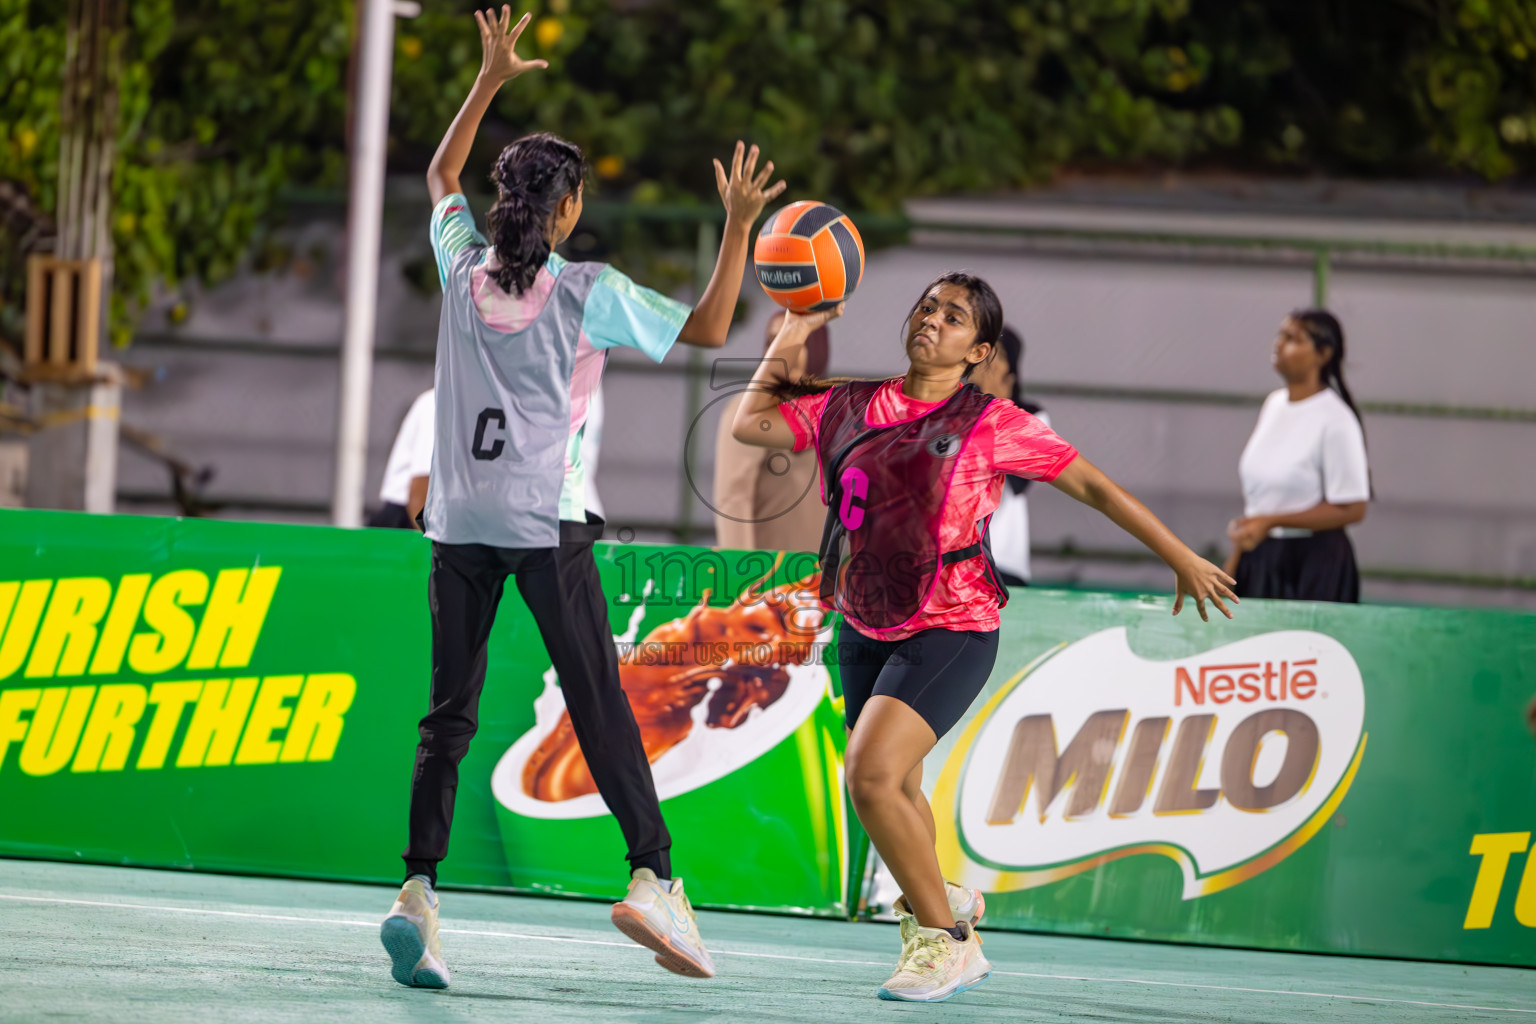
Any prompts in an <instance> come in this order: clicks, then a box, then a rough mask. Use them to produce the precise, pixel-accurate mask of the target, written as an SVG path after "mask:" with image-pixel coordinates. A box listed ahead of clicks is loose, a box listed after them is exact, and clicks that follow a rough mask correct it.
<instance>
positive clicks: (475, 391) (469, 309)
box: [424, 245, 604, 548]
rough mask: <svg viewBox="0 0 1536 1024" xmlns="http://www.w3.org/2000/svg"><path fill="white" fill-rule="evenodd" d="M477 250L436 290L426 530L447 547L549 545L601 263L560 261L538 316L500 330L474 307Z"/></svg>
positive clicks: (555, 533) (465, 254)
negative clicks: (575, 379) (433, 427)
mask: <svg viewBox="0 0 1536 1024" xmlns="http://www.w3.org/2000/svg"><path fill="white" fill-rule="evenodd" d="M484 254H485V249H484V247H482V246H478V245H472V246H468V247H466V248H465V249H464V250H463V251H462V252H460V253H459V255H458V257H457V258H456V259H455V260H454V261H453V266H452V268H451V269H450V270H449V273H448V282H447V287H446V288H445V289H444V292H443V313H442V319H441V321H440V322H439V325H438V331H437V377H436V379H437V432H436V443H435V444H434V446H433V449H432V476H431V483H430V484H429V486H428V490H427V505H426V510H425V513H424V521H425V523H426V528H427V536H428V537H430V538H432V539H433V540H435V541H440V542H442V543H444V544H490V545H494V546H496V547H504V548H552V547H557V546H558V545H559V543H560V523H559V519H560V488H561V485H562V483H563V482H564V479H565V452H566V444H567V441H568V440H569V438H570V431H571V374H572V371H573V369H574V367H575V363H576V343H577V340H578V339H579V338H580V336H581V324H582V313H583V310H584V308H585V305H586V301H587V293H588V292H590V291H591V290H592V282H593V281H594V280H595V279H596V278H597V275H598V274H599V273H601V272H602V270H603V267H604V264H602V263H564V264H563V265H561V266H559V267H558V271H559V273H558V275H557V276H556V277H555V285H554V289H553V290H552V291H551V292H550V295H549V299H548V301H546V302H545V304H544V308H543V309H542V310H541V311H540V312H539V314H538V316H537V317H536V318H535V319H534V320H533V322H532V323H530V324H529V325H528V326H527V327H526V328H524V329H523V330H521V331H516V332H514V333H511V334H507V333H504V332H502V331H498V330H496V329H494V328H492V327H489V326H487V325H486V323H485V321H483V320H481V319H480V315H479V314H478V313H477V312H476V311H475V303H474V295H473V290H472V287H471V273H472V271H473V270H474V268H475V267H476V266H478V265H479V264H480V261H481V259H482V257H483V256H484ZM551 269H556V268H554V267H551Z"/></svg>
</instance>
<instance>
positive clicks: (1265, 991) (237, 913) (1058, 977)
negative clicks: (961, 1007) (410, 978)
mask: <svg viewBox="0 0 1536 1024" xmlns="http://www.w3.org/2000/svg"><path fill="white" fill-rule="evenodd" d="M0 900H14V901H16V902H20V903H63V904H68V905H70V906H77V907H111V908H113V909H115V910H150V911H157V912H160V913H166V914H204V915H207V916H210V917H241V918H255V919H258V920H262V921H296V922H300V923H303V924H338V925H346V926H348V927H353V928H377V927H378V924H379V923H378V921H353V920H348V919H346V918H339V917H296V916H293V915H289V914H258V913H253V912H251V911H242V910H206V909H204V908H201V907H167V906H161V905H156V904H144V903H111V902H107V901H105V900H67V899H61V898H59V897H55V896H17V895H13V894H10V893H0ZM442 932H443V934H445V935H480V936H490V937H492V938H497V939H519V940H524V941H531V942H564V943H571V944H573V945H578V946H617V947H622V948H625V949H644V947H643V946H639V945H636V944H635V943H632V942H610V941H604V940H602V939H572V938H565V937H561V936H554V935H532V934H527V933H523V932H497V931H486V930H480V929H473V928H444V929H442ZM710 952H711V953H713V954H714V955H716V956H742V957H752V958H754V959H761V960H796V961H800V962H803V963H816V964H852V965H855V966H860V967H884V966H887V965H886V963H885V962H883V961H875V960H833V959H829V958H826V957H812V956H790V955H787V954H783V953H748V952H744V951H737V950H729V949H716V950H711V951H710ZM992 973H993V974H997V975H1002V976H1004V977H1010V978H1034V979H1037V980H1045V981H1080V982H1088V983H1090V984H1095V985H1145V986H1154V987H1158V988H1185V989H1197V990H1204V991H1211V992H1241V993H1245V994H1250V995H1269V996H1300V997H1302V998H1306V999H1342V1000H1348V1001H1351V1002H1366V1003H1390V1004H1392V1005H1394V1006H1424V1007H1429V1008H1432V1009H1437V1010H1482V1011H1485V1012H1488V1013H1524V1014H1531V1015H1536V1009H1531V1010H1522V1009H1519V1008H1517V1007H1512V1006H1473V1005H1468V1004H1465V1003H1432V1002H1428V1001H1425V1000H1422V999H1394V998H1392V997H1390V996H1371V995H1358V994H1349V993H1340V992H1300V991H1296V990H1293V989H1283V988H1244V987H1242V986H1237V985H1202V984H1199V983H1197V982H1191V981H1154V980H1152V979H1148V978H1093V977H1088V976H1086V975H1076V974H1032V973H1029V972H1025V971H997V970H994V971H993V972H992Z"/></svg>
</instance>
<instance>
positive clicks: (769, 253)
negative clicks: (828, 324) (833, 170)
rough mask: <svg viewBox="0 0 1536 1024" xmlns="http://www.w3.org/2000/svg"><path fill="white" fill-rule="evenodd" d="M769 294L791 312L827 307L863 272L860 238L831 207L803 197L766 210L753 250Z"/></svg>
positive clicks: (760, 280) (849, 290)
mask: <svg viewBox="0 0 1536 1024" xmlns="http://www.w3.org/2000/svg"><path fill="white" fill-rule="evenodd" d="M752 262H753V264H754V265H755V267H756V269H757V280H758V283H760V284H761V285H762V286H763V291H765V292H767V293H768V297H769V298H770V299H772V300H773V301H774V302H777V303H778V304H779V305H781V306H783V307H785V308H786V309H790V310H793V311H794V312H796V313H813V312H816V311H818V310H823V309H831V308H832V307H833V306H835V305H837V304H838V303H839V302H842V301H843V300H844V299H846V298H848V297H849V296H851V295H852V294H853V292H854V289H856V288H857V287H858V286H859V281H860V280H862V279H863V277H864V240H863V239H862V238H860V237H859V229H858V228H856V227H854V226H853V221H851V220H849V219H848V217H847V215H845V214H844V213H842V212H841V211H840V210H838V209H837V208H836V207H832V206H828V205H827V204H826V203H818V202H814V201H812V200H805V201H802V202H798V203H790V204H789V205H788V206H786V207H784V208H783V209H782V210H779V211H777V212H776V213H774V214H772V215H771V216H769V218H768V221H767V223H765V224H764V225H763V230H762V231H760V232H758V235H757V245H756V246H755V247H754V248H753V250H752Z"/></svg>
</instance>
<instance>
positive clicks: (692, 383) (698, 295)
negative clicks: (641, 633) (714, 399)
mask: <svg viewBox="0 0 1536 1024" xmlns="http://www.w3.org/2000/svg"><path fill="white" fill-rule="evenodd" d="M719 249H720V235H719V232H718V231H717V229H716V227H715V223H714V221H710V220H703V221H700V222H699V233H698V236H697V241H696V243H695V249H694V265H693V266H694V269H693V289H694V302H698V300H699V299H702V298H703V297H704V289H706V288H708V287H709V279H710V277H712V276H713V275H714V272H715V255H716V253H718V252H719ZM704 374H705V368H704V353H703V352H700V351H699V350H698V349H696V348H692V347H690V348H689V349H688V382H687V388H688V405H687V412H686V415H685V417H684V419H683V447H682V449H681V452H680V454H681V455H682V457H683V458H685V459H686V458H687V457H688V431H689V430H690V429H691V428H692V427H693V422H694V420H696V419H698V418H699V408H700V407H701V406H702V405H703V404H704ZM682 478H683V480H682V486H681V487H680V488H679V494H678V502H679V504H678V509H677V542H678V543H679V544H687V543H688V542H689V540H690V538H691V537H692V536H693V499H694V494H693V488H692V487H690V486H689V483H688V474H687V473H686V472H685V473H683V474H682Z"/></svg>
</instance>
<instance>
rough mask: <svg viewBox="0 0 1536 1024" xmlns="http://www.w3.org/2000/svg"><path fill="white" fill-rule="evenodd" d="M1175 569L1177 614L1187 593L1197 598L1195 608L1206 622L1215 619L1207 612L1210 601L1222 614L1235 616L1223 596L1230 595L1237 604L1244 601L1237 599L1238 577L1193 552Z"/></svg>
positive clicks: (1175, 608) (1175, 609)
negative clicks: (1233, 576)
mask: <svg viewBox="0 0 1536 1024" xmlns="http://www.w3.org/2000/svg"><path fill="white" fill-rule="evenodd" d="M1174 571H1175V573H1177V575H1178V582H1177V583H1176V584H1174V598H1173V614H1175V615H1177V614H1179V612H1180V610H1181V609H1183V607H1184V595H1185V594H1188V595H1189V596H1190V597H1193V598H1194V599H1195V607H1196V608H1197V609H1198V610H1199V612H1200V619H1201V621H1202V622H1209V621H1211V617H1210V616H1209V615H1207V614H1206V613H1205V602H1206V601H1207V600H1209V601H1210V602H1211V603H1212V604H1214V605H1215V606H1216V607H1217V608H1220V609H1221V614H1223V615H1225V616H1226V617H1227V618H1229V619H1230V618H1231V617H1232V612H1231V611H1229V610H1228V608H1227V606H1226V604H1225V603H1223V602H1222V600H1221V599H1222V598H1223V597H1229V598H1231V599H1232V603H1233V604H1242V602H1241V601H1239V600H1238V599H1237V595H1236V594H1234V593H1233V592H1232V588H1233V587H1235V586H1237V580H1234V579H1233V578H1232V577H1231V576H1228V575H1227V574H1226V573H1224V572H1222V571H1221V570H1220V569H1218V568H1216V566H1214V565H1212V564H1211V563H1210V562H1207V561H1206V560H1205V559H1203V558H1201V557H1200V556H1199V555H1196V554H1194V553H1193V552H1191V553H1190V556H1189V558H1188V559H1187V560H1186V561H1185V562H1184V564H1183V565H1180V566H1178V567H1177V568H1176V569H1175V570H1174Z"/></svg>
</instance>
